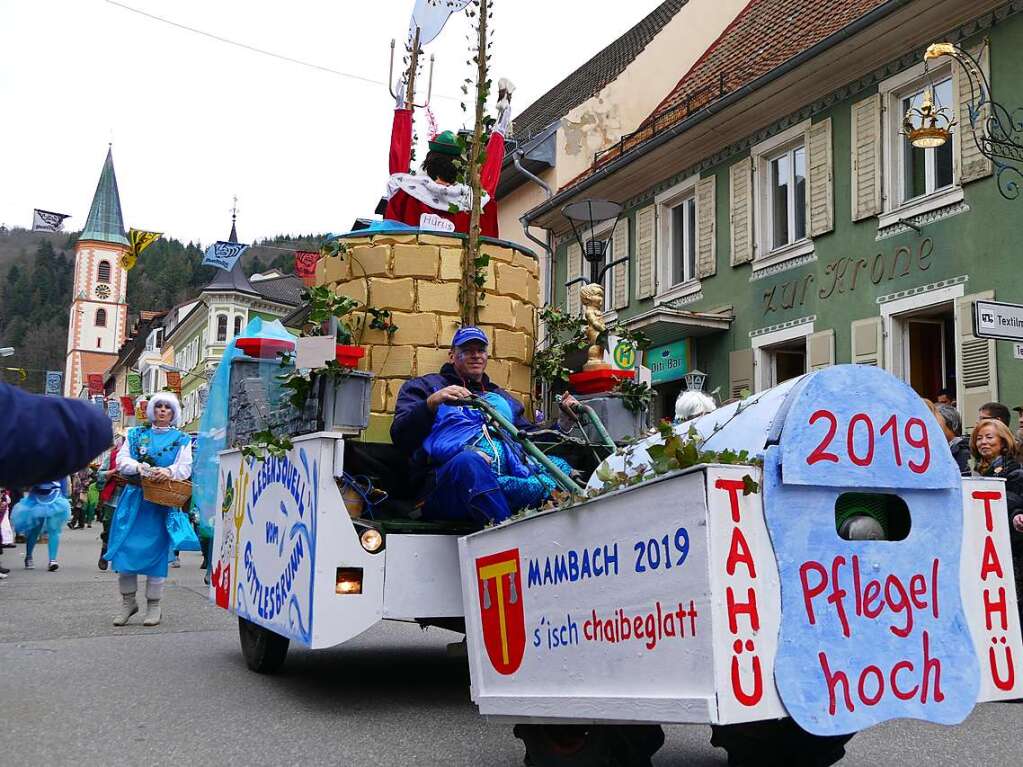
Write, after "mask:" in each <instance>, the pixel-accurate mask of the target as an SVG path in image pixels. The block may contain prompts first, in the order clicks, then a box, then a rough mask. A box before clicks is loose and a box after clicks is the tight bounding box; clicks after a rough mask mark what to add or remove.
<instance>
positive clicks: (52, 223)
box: [32, 208, 71, 232]
mask: <svg viewBox="0 0 1023 767" xmlns="http://www.w3.org/2000/svg"><path fill="white" fill-rule="evenodd" d="M65 218H71V214H70V213H54V212H53V211H49V210H39V208H36V209H35V210H33V211H32V231H33V232H62V231H64V219H65Z"/></svg>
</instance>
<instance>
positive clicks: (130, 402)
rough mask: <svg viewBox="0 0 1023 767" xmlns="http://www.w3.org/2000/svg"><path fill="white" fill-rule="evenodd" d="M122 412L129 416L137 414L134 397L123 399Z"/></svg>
mask: <svg viewBox="0 0 1023 767" xmlns="http://www.w3.org/2000/svg"><path fill="white" fill-rule="evenodd" d="M121 410H123V411H124V412H125V413H128V414H129V415H131V414H134V413H135V399H134V398H133V397H121Z"/></svg>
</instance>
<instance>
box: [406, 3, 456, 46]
mask: <svg viewBox="0 0 1023 767" xmlns="http://www.w3.org/2000/svg"><path fill="white" fill-rule="evenodd" d="M468 4H469V0H416V5H415V8H414V9H413V10H412V23H411V24H410V25H409V33H408V37H409V45H411V44H412V40H413V39H414V37H415V34H416V27H418V28H419V44H420V45H426V44H427V43H431V42H433V41H434V40H435V39H436V37H437V35H439V34H440V31H441V30H442V29H444V25H445V24H447V23H448V19H449V18H450V17H451V14H453V13H458V12H459V11H463V10H465V6H467V5H468Z"/></svg>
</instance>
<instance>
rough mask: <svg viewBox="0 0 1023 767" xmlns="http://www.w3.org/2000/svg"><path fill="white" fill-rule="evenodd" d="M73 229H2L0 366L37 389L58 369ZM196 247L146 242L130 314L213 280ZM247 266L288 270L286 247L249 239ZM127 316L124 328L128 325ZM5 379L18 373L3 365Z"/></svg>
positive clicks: (294, 242)
mask: <svg viewBox="0 0 1023 767" xmlns="http://www.w3.org/2000/svg"><path fill="white" fill-rule="evenodd" d="M77 239H78V235H77V233H71V234H67V233H50V232H31V231H28V230H25V229H12V230H8V231H6V232H0V346H13V347H14V348H15V350H16V353H15V355H14V356H12V357H5V358H0V366H3V367H5V368H7V367H15V368H25V369H26V370H27V371H28V378H27V379H26V380H25V382H24V383H23V384H22V385H23V386H24V387H25V388H27V389H29V390H30V391H37V392H38V391H42V388H43V381H44V376H43V371H45V370H63V369H64V361H65V353H66V348H67V332H68V317H69V311H70V307H71V298H72V296H71V291H72V285H73V268H74V246H75V242H76V241H77ZM321 239H322V237H320V236H319V235H309V236H303V237H290V236H281V237H276V238H274V239H273V240H265V241H264V242H263V243H262V245H274V246H277V247H284V248H299V249H309V250H315V249H317V248H318V247H319V242H320V240H321ZM202 254H203V249H202V246H200V245H199V244H196V243H188V244H185V243H182V242H181V241H179V240H175V239H162V240H160V241H159V242H157V243H155V244H154V245H152V246H151V247H150V248H149V249H147V250H146V251H145V252H144V253H143V254H142V256H141V257H140V258H139V260H138V263H137V264H136V265H135V268H134V269H132V270H131V272H129V274H128V309H129V312H130V317H131V318H132V320H133V317H134V316H135V315H137V314H138V312H140V311H142V310H151V311H160V310H164V309H169V308H171V307H172V306H175V305H176V304H179V303H181V302H183V301H185V300H187V299H189V298H191V297H193V296H195V295H196V294H198V292H199V291H200V290H201V289H202V288H203V286H205V285H206V284H208V283H209V282H210V280H211V279H213V273H214V268H213V267H209V266H202ZM243 264H244V265H245V272H246V273H247V274H253V273H255V272H260V271H266V270H267V269H270V268H278V269H280V270H281V271H282V272H292V271H293V270H294V254H293V253H292V252H290V251H283V250H276V249H272V248H269V247H262V246H254V247H252V248H250V249H249V250H248V251H246V253H245V256H244V260H243ZM131 324H132V323H131V322H129V327H130V326H131ZM3 377H4V380H6V381H7V382H8V383H18V375H17V374H15V373H13V372H11V371H3Z"/></svg>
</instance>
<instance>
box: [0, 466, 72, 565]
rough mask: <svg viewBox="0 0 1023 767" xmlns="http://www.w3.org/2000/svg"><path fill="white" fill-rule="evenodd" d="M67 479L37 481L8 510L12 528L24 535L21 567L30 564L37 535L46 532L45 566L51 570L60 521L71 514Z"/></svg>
mask: <svg viewBox="0 0 1023 767" xmlns="http://www.w3.org/2000/svg"><path fill="white" fill-rule="evenodd" d="M67 492H68V485H67V480H63V481H61V482H58V481H56V480H53V481H50V482H40V483H39V484H38V485H35V486H33V487H32V489H31V490H29V491H28V494H27V495H26V496H25V497H24V498H22V499H21V500H20V501H18V503H17V504H16V505H15V507H14V510H13V511H12V512H11V521H12V522H13V523H14V529H15V530H17V531H18V532H19V533H21V534H22V535H24V536H25V569H26V570H31V569H32V568H33V566H34V565H33V562H32V552H33V550H34V549H35V546H36V541H38V540H39V536H40V535H42V534H43V533H46V536H47V538H46V540H47V546H48V548H49V552H50V564H49V566H48V568H47V569H48V570H49V571H50V572H51V573H52V572H53V571H54V570H56V569H57V568H58V567H59V565H58V564H57V550H58V548H59V547H60V534H61V531H62V529H63V527H64V523H65V522H67V521H68V519H70V518H71V504H70V503H69V502H68V499H67V497H66V496H67Z"/></svg>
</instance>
